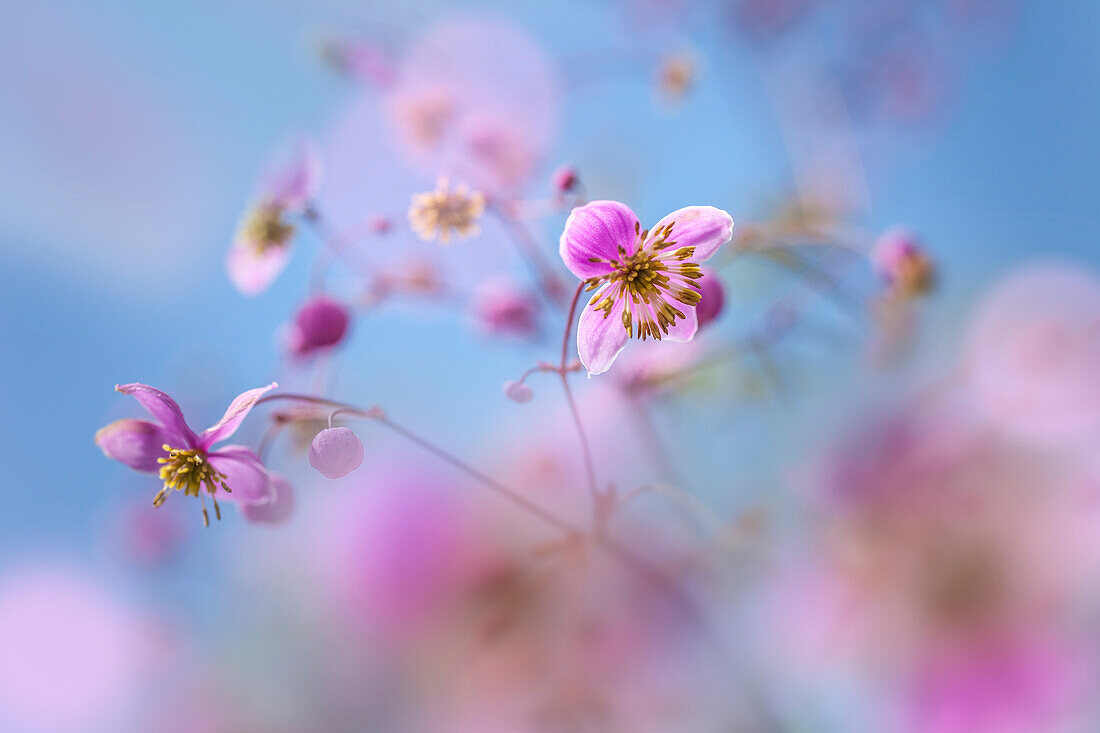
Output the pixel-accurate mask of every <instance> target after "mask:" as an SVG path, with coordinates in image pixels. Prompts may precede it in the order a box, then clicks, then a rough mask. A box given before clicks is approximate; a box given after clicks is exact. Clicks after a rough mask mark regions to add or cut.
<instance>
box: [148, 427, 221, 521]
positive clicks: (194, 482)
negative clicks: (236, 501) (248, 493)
mask: <svg viewBox="0 0 1100 733" xmlns="http://www.w3.org/2000/svg"><path fill="white" fill-rule="evenodd" d="M161 448H163V449H164V452H165V453H167V454H168V455H167V457H164V458H158V459H157V463H159V464H161V467H160V474H159V475H160V480H161V481H163V482H164V486H163V487H162V488H161V490H160V491H158V492H157V495H156V496H155V497H153V506H160V505H161V504H163V503H164V502H165V500H166V499H167V498H168V495H169V494H170V493H171V492H172V491H182V492H183V493H184V494H185V495H188V496H197V497H199V499H200V500H201V502H202V517H203V523H204V524H205V525H206V526H208V527H209V526H210V515H209V514H208V513H207V511H206V497H205V495H204V493H203V488H204V487H205V489H206V493H209V494H210V498H211V499H213V501H214V514H215V516H217V518H218V519H219V520H220V519H221V518H222V512H221V507H219V506H218V500H217V498H216V497H215V496H214V494H215V493H216V492H217V490H218V489H219V488H220V489H222V490H224V491H225V492H226V493H227V494H229V493H232V490H231V489H230V488H229V485H228V484H227V483H226V476H225V474H224V473H221V472H220V471H218V470H216V469H215V468H214V467H213V466H211V465H210V461H209V460H208V459H207V456H206V453H205V452H204V451H201V450H190V449H183V448H173V447H171V446H170V445H168V444H167V443H165V444H164V445H162V446H161Z"/></svg>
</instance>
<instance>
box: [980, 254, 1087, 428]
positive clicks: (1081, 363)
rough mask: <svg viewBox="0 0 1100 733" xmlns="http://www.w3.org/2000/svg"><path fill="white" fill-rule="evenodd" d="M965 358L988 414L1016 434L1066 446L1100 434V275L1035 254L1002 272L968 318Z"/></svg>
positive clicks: (991, 419) (1000, 425) (982, 405)
mask: <svg viewBox="0 0 1100 733" xmlns="http://www.w3.org/2000/svg"><path fill="white" fill-rule="evenodd" d="M964 358H965V366H966V369H967V372H968V375H969V377H970V381H971V384H972V385H973V390H974V395H975V399H976V401H977V403H978V405H979V407H980V409H981V410H982V411H983V412H984V414H985V415H986V416H987V417H988V418H989V420H990V421H991V422H992V423H993V424H994V425H996V426H997V427H999V428H1001V429H1002V430H1004V431H1005V432H1006V433H1008V434H1010V435H1012V436H1013V437H1015V438H1018V439H1021V440H1025V441H1028V442H1032V443H1037V444H1041V445H1043V446H1047V447H1062V448H1065V447H1068V446H1071V445H1078V444H1082V443H1085V442H1091V441H1094V440H1096V439H1097V438H1100V379H1098V378H1097V375H1098V374H1100V280H1098V279H1097V277H1096V275H1095V274H1094V273H1092V272H1090V271H1088V270H1085V269H1082V268H1079V267H1076V266H1073V265H1070V264H1064V263H1056V262H1039V263H1034V264H1031V265H1028V266H1025V267H1024V268H1022V269H1019V270H1017V271H1016V272H1014V273H1012V274H1011V275H1009V276H1008V277H1007V278H1005V279H1004V280H1002V281H1001V282H1000V283H999V284H998V285H996V286H995V287H994V288H993V290H992V291H991V292H990V293H989V294H988V295H987V296H986V297H985V299H984V301H983V302H982V304H981V306H980V307H979V308H978V311H977V313H976V315H975V316H974V319H973V321H972V323H971V325H970V329H969V334H968V337H967V343H966V350H965V356H964Z"/></svg>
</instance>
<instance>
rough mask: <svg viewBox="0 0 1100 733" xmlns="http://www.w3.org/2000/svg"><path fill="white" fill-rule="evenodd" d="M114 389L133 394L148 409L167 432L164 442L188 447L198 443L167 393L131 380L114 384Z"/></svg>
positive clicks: (177, 406)
mask: <svg viewBox="0 0 1100 733" xmlns="http://www.w3.org/2000/svg"><path fill="white" fill-rule="evenodd" d="M115 391H116V392H121V393H122V394H128V395H133V397H134V399H136V400H137V401H138V402H140V403H141V406H142V407H144V408H145V409H146V410H148V411H149V414H150V415H152V416H153V417H155V418H156V419H157V420H159V421H160V424H161V425H163V426H164V429H165V431H166V432H167V438H166V440H165V441H164V442H166V443H169V444H170V445H171V446H172V447H173V448H179V447H181V446H182V445H184V444H186V446H187V447H188V448H194V447H195V446H196V445H198V438H197V437H196V436H195V433H194V432H192V431H191V428H189V427H187V421H186V420H184V419H183V411H182V410H180V406H179V405H177V404H176V401H175V400H173V399H172V398H171V397H169V396H168V395H166V394H164V393H163V392H161V391H160V390H159V389H155V388H154V387H150V386H149V385H147V384H141V383H139V382H133V383H132V384H122V385H118V384H116V385H115Z"/></svg>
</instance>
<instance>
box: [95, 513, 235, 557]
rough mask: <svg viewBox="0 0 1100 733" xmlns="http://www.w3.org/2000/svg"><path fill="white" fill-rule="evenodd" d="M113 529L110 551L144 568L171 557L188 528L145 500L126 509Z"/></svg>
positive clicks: (179, 518)
mask: <svg viewBox="0 0 1100 733" xmlns="http://www.w3.org/2000/svg"><path fill="white" fill-rule="evenodd" d="M243 506H244V505H242V508H243ZM112 530H113V531H112V534H111V537H110V540H111V545H112V549H113V550H114V551H115V552H117V553H118V554H119V555H120V556H121V557H122V558H123V559H125V560H127V561H130V562H133V563H135V564H136V565H139V566H141V567H145V568H156V567H159V566H160V565H162V564H164V563H166V562H168V561H169V560H171V559H172V558H174V557H175V556H176V555H177V553H179V552H180V550H181V548H182V545H183V543H184V540H185V539H186V538H187V536H188V526H187V525H186V524H184V522H183V520H182V517H181V516H180V515H179V514H178V513H177V512H173V511H168V510H161V509H160V508H159V507H153V506H150V505H149V504H148V503H146V502H144V501H142V502H140V503H133V504H131V505H130V506H127V507H125V508H124V510H123V511H122V513H121V516H119V518H118V520H117V523H116V524H115V526H114V527H113V528H112Z"/></svg>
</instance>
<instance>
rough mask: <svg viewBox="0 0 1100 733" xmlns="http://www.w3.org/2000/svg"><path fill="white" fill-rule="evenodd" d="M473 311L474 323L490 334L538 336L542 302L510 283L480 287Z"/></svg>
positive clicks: (496, 281) (488, 283) (487, 283)
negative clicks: (540, 303)
mask: <svg viewBox="0 0 1100 733" xmlns="http://www.w3.org/2000/svg"><path fill="white" fill-rule="evenodd" d="M471 308H472V310H473V316H474V320H475V321H476V322H477V324H478V325H479V326H480V327H481V329H482V330H483V331H485V332H486V333H488V334H494V335H502V336H516V337H519V338H531V337H533V336H535V335H536V334H537V333H538V326H539V324H538V316H539V304H538V301H537V300H536V299H535V296H534V295H533V294H532V293H530V292H528V291H527V290H525V289H523V288H521V287H519V286H518V285H516V284H515V283H513V282H511V281H510V280H506V279H490V280H486V281H484V282H482V283H480V284H479V285H478V287H477V290H476V291H475V292H474V295H473V300H472V303H471Z"/></svg>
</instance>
